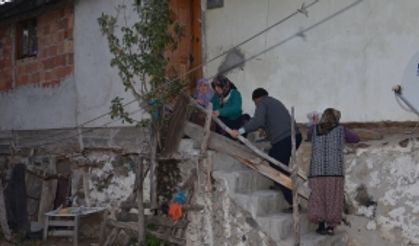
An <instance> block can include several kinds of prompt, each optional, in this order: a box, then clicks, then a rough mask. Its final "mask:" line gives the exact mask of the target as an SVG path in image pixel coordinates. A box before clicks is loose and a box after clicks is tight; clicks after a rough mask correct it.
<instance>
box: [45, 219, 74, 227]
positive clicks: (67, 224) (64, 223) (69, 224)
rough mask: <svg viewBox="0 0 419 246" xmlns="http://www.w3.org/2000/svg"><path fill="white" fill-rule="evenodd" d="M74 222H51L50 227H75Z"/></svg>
mask: <svg viewBox="0 0 419 246" xmlns="http://www.w3.org/2000/svg"><path fill="white" fill-rule="evenodd" d="M75 224H76V223H75V221H74V220H49V223H48V225H49V226H75Z"/></svg>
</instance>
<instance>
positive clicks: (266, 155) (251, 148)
mask: <svg viewBox="0 0 419 246" xmlns="http://www.w3.org/2000/svg"><path fill="white" fill-rule="evenodd" d="M192 102H193V101H192ZM194 106H195V107H196V108H198V109H199V110H201V111H203V112H205V111H206V110H205V108H203V107H202V106H201V105H199V104H197V103H196V102H195V103H194ZM212 119H213V120H214V121H215V123H217V125H219V126H220V127H221V128H222V129H223V130H224V131H225V132H227V133H229V134H230V133H231V129H230V128H229V127H228V126H227V125H226V124H224V122H222V121H221V120H220V119H219V118H217V117H215V116H213V117H212ZM238 140H239V141H240V142H242V143H243V144H244V145H246V146H247V147H248V148H249V149H250V150H252V151H253V152H254V153H255V154H257V155H258V156H259V157H261V158H263V159H265V160H268V161H269V162H270V163H272V164H273V165H276V166H278V167H280V168H281V169H283V170H284V171H287V172H288V173H291V170H290V169H289V168H288V166H286V165H284V164H283V163H281V162H279V161H278V160H276V159H274V158H272V157H271V156H269V155H268V154H266V153H265V152H263V151H262V150H260V149H259V148H258V147H256V146H255V145H253V144H252V143H251V142H250V141H249V140H248V139H247V138H245V137H243V136H239V137H238ZM298 176H299V177H300V178H301V179H303V180H304V181H306V180H307V176H306V175H305V174H304V173H303V172H302V171H300V170H299V171H298Z"/></svg>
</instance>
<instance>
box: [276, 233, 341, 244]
mask: <svg viewBox="0 0 419 246" xmlns="http://www.w3.org/2000/svg"><path fill="white" fill-rule="evenodd" d="M347 241H348V234H347V233H346V232H345V231H342V230H337V231H336V233H335V235H333V236H329V235H319V234H317V233H315V232H310V233H306V234H303V235H301V244H300V246H342V245H347ZM277 245H278V246H294V239H293V238H292V237H290V238H288V239H287V240H284V241H277Z"/></svg>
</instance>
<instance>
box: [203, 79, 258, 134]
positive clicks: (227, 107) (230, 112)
mask: <svg viewBox="0 0 419 246" xmlns="http://www.w3.org/2000/svg"><path fill="white" fill-rule="evenodd" d="M212 87H213V89H214V91H215V94H214V96H213V97H212V99H211V103H212V105H213V109H214V116H216V117H218V118H219V119H220V120H221V121H222V122H224V124H226V125H227V126H228V127H230V128H232V129H238V128H240V127H242V126H243V125H244V122H245V121H246V120H249V118H250V116H249V115H247V114H245V115H242V97H241V94H240V92H239V91H238V90H237V88H236V86H235V85H234V84H233V83H232V82H231V81H230V80H229V79H228V78H227V77H225V76H223V75H218V76H217V77H216V78H215V79H214V80H213V82H212ZM216 131H217V132H219V133H223V134H225V133H224V132H223V131H222V130H221V128H219V127H217V128H216ZM226 135H228V134H226ZM228 136H229V135H228Z"/></svg>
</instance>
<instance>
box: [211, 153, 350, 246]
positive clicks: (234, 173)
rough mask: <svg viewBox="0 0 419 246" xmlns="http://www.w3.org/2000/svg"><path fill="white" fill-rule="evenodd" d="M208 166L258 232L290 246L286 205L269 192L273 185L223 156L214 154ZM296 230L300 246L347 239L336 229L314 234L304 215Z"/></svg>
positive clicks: (336, 244)
mask: <svg viewBox="0 0 419 246" xmlns="http://www.w3.org/2000/svg"><path fill="white" fill-rule="evenodd" d="M212 162H213V177H214V178H215V179H216V180H217V182H219V183H220V184H222V185H224V186H225V187H226V190H227V193H228V194H229V196H230V197H231V198H232V199H233V200H234V201H235V203H236V204H237V205H239V206H240V207H242V208H243V209H245V210H247V211H248V212H249V213H250V214H251V215H252V217H253V218H254V219H255V221H256V222H257V223H258V225H259V227H260V228H261V230H262V231H264V232H265V233H266V234H267V235H269V236H270V237H271V238H272V239H273V240H274V241H275V242H276V244H277V245H278V246H291V245H293V236H292V235H293V219H292V214H290V213H284V212H282V210H283V209H284V208H286V207H287V202H286V201H285V200H284V199H283V196H282V193H281V192H280V191H274V190H270V189H269V186H271V185H272V184H273V182H272V181H271V180H269V179H268V178H265V177H264V176H262V175H261V174H259V173H257V172H255V171H253V170H252V169H249V168H247V167H246V166H244V165H242V164H240V163H239V162H238V161H237V160H235V159H233V158H231V157H229V156H227V155H224V154H220V153H214V154H213V161H212ZM300 227H301V245H303V246H342V245H346V241H347V235H346V233H345V232H344V231H342V230H339V228H338V230H337V231H336V235H334V236H322V235H319V234H317V233H315V229H316V225H314V224H312V223H310V222H309V221H308V220H307V216H306V215H305V213H304V212H303V213H302V214H301V219H300Z"/></svg>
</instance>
